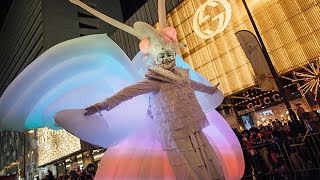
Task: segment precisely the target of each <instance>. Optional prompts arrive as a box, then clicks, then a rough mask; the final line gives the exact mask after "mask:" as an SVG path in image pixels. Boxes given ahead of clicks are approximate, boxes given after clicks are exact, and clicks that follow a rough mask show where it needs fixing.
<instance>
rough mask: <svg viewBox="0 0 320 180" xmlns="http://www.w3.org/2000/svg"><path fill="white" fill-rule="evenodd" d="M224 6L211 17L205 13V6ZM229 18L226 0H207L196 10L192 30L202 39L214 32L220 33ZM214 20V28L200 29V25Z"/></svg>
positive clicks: (210, 36)
mask: <svg viewBox="0 0 320 180" xmlns="http://www.w3.org/2000/svg"><path fill="white" fill-rule="evenodd" d="M220 4H221V5H222V6H223V7H224V10H225V11H223V12H220V13H219V14H218V15H216V16H214V17H211V16H210V15H208V14H207V15H205V14H206V13H205V12H206V9H207V8H210V7H211V8H216V7H218V6H219V5H220ZM230 20H231V5H230V3H229V2H228V1H226V0H208V1H207V2H205V3H204V4H202V5H201V6H200V7H199V8H198V9H197V11H196V13H195V14H194V17H193V29H194V32H195V33H196V34H197V35H198V36H199V37H201V38H203V39H209V38H212V37H214V36H215V35H216V34H218V33H221V32H222V31H223V30H224V29H225V28H226V27H227V26H228V24H229V22H230ZM209 21H211V22H216V21H217V22H216V23H217V27H216V28H215V30H212V29H202V28H201V26H202V25H203V24H205V23H207V22H209Z"/></svg>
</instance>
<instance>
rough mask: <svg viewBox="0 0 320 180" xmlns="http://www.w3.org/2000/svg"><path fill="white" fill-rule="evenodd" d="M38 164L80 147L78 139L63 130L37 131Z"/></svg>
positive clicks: (67, 153) (55, 158) (45, 162)
mask: <svg viewBox="0 0 320 180" xmlns="http://www.w3.org/2000/svg"><path fill="white" fill-rule="evenodd" d="M37 148H38V154H39V156H38V165H39V166H41V165H44V164H47V163H50V162H52V161H54V160H57V159H59V158H62V157H64V156H67V155H69V154H71V153H74V152H76V151H79V150H80V149H81V144H80V139H79V138H77V137H75V136H73V135H72V134H70V133H68V132H67V131H65V130H59V131H55V130H51V129H48V128H40V129H38V131H37Z"/></svg>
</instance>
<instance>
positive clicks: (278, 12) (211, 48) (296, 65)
mask: <svg viewBox="0 0 320 180" xmlns="http://www.w3.org/2000/svg"><path fill="white" fill-rule="evenodd" d="M245 2H246V4H247V5H248V7H249V11H250V13H251V14H252V16H253V22H252V21H250V19H249V16H248V13H247V12H246V10H245V7H244V3H243V1H242V0H229V1H228V0H183V1H174V0H172V1H170V2H168V3H167V4H169V5H168V6H169V7H168V6H167V7H168V8H169V9H168V8H167V10H168V13H167V21H168V25H169V26H173V27H175V28H176V29H177V35H178V41H179V42H181V43H184V44H187V47H186V48H180V53H179V54H180V55H181V56H182V57H183V59H184V60H185V61H186V62H188V63H189V64H190V65H191V66H192V67H193V68H194V69H195V70H196V71H198V72H199V73H201V74H202V75H203V76H205V77H206V78H207V79H209V80H210V81H211V82H212V84H215V83H217V82H220V86H219V87H220V89H221V90H222V91H223V93H224V94H225V96H226V102H224V103H225V105H226V107H231V106H232V107H233V108H232V109H231V110H227V111H228V112H227V113H225V112H222V114H225V116H227V120H228V122H229V124H230V125H231V126H233V127H236V126H238V125H239V122H240V121H238V119H239V117H241V115H242V114H243V112H242V110H243V108H241V107H242V106H243V105H244V104H240V105H241V106H240V108H238V105H239V102H241V101H239V99H238V98H242V99H246V98H247V99H248V98H249V99H251V100H252V98H257V97H258V96H259V97H261V96H263V94H265V93H268V94H270V93H271V94H273V93H274V92H272V90H271V89H270V90H267V91H263V92H260V94H257V95H256V96H249V97H246V96H240V97H239V96H238V95H239V94H242V93H243V92H245V91H246V90H250V89H256V88H259V87H258V84H259V82H258V77H257V73H255V69H253V66H252V64H251V63H250V61H249V59H248V57H247V55H246V52H245V51H244V49H243V47H242V46H241V44H240V42H239V40H238V38H237V36H236V33H237V32H240V31H244V30H245V31H248V32H250V33H252V34H254V35H255V36H256V33H255V31H254V28H253V23H255V25H256V26H257V28H258V33H259V34H260V36H261V37H262V40H263V42H264V44H265V46H266V50H267V52H268V54H269V56H270V58H271V61H272V64H273V66H274V68H275V70H276V72H277V74H278V76H279V77H281V76H283V75H289V76H290V77H292V74H291V73H292V72H293V71H296V70H299V69H301V66H304V65H307V64H308V62H313V61H314V60H316V59H318V58H319V56H320V23H319V21H320V19H319V18H320V4H319V3H320V1H314V0H312V1H311V0H307V1H302V0H293V1H291V0H290V1H288V0H260V1H255V0H246V1H245ZM155 4H156V1H155V0H150V1H148V2H147V3H146V4H145V5H144V6H143V7H142V8H140V9H139V10H138V11H137V12H136V13H135V14H134V15H133V16H132V17H131V18H130V19H129V20H128V21H127V22H126V23H127V24H129V25H132V24H133V23H134V22H135V21H137V20H141V21H145V22H149V23H151V24H154V26H155V27H157V26H158V24H157V23H156V21H157V20H155V19H154V18H153V17H154V16H155V15H153V14H156V13H157V12H156V9H155V8H154V6H155ZM147 14H150V15H147ZM112 38H113V39H114V40H115V41H116V42H117V43H118V44H119V45H120V46H121V47H122V48H123V49H124V50H125V51H126V52H127V53H128V54H129V56H131V57H133V56H134V54H135V53H136V52H137V51H138V47H137V46H134V44H137V42H136V40H134V38H133V37H130V36H128V35H126V34H125V33H124V32H121V31H117V32H116V33H114V34H113V36H112ZM123 38H126V40H125V41H124V40H123ZM128 44H130V45H128ZM281 81H283V84H284V85H285V86H287V87H288V91H289V92H291V93H294V94H295V93H297V91H298V90H297V87H296V85H292V83H291V82H289V81H287V80H284V79H281ZM301 85H303V84H301ZM286 91H287V90H286ZM299 94H300V93H299V91H298V93H297V94H295V95H294V96H292V97H291V98H289V100H290V101H291V100H293V99H296V98H300V100H299V102H298V103H302V104H305V106H306V107H309V104H310V102H309V101H305V100H304V99H305V98H303V97H301V94H300V95H299ZM234 96H236V97H237V98H235V99H234ZM276 99H278V98H276ZM281 99H282V98H281V97H280V101H277V100H275V101H276V103H271V102H269V101H273V99H272V97H268V98H267V99H266V103H267V104H268V105H267V106H265V107H264V108H269V107H272V106H270V104H274V105H277V103H278V104H281ZM262 101H263V100H262ZM295 103H296V101H293V102H292V103H291V104H292V109H293V110H295ZM311 104H312V103H311ZM252 105H253V104H252ZM252 105H250V104H249V105H248V106H249V108H247V111H249V110H250V109H251V110H252V109H254V111H256V110H257V109H256V108H251V107H250V106H252ZM312 106H313V107H312V108H313V110H314V109H316V108H318V105H317V103H313V105H312ZM281 107H283V106H281ZM261 108H262V107H261ZM221 109H224V108H221ZM258 109H259V108H258ZM277 109H278V108H277ZM310 110H311V109H310ZM231 111H232V112H233V113H232V115H230V114H228V113H230V112H231ZM263 111H265V110H263ZM271 111H273V110H271ZM283 111H284V112H282V111H281V112H279V113H280V117H281V115H283V116H285V114H286V108H285V107H284V108H283ZM250 113H251V112H247V114H250ZM275 113H276V112H274V113H273V114H275ZM239 114H240V116H239ZM277 114H278V112H277ZM250 116H252V117H253V115H252V114H251V115H250ZM277 116H278V115H277ZM254 117H258V116H254ZM258 120H259V119H256V120H253V121H254V122H253V123H254V124H255V125H257V123H258V122H257V121H258Z"/></svg>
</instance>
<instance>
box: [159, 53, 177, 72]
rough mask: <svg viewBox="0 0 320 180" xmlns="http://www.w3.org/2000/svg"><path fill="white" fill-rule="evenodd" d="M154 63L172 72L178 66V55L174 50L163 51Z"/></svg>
mask: <svg viewBox="0 0 320 180" xmlns="http://www.w3.org/2000/svg"><path fill="white" fill-rule="evenodd" d="M154 61H155V64H157V65H158V66H159V67H161V68H163V69H166V70H171V69H172V68H173V67H174V66H175V65H176V53H175V52H174V51H172V50H165V51H161V52H159V53H158V54H157V57H155V60H154Z"/></svg>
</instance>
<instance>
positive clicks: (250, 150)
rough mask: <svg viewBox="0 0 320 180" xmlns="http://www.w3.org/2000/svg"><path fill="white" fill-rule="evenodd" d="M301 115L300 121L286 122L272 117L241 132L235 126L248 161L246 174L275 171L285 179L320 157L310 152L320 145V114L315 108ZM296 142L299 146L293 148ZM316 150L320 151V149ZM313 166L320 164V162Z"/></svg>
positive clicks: (272, 172) (273, 172) (248, 175)
mask: <svg viewBox="0 0 320 180" xmlns="http://www.w3.org/2000/svg"><path fill="white" fill-rule="evenodd" d="M299 118H300V120H298V121H297V120H295V121H289V122H287V123H283V122H282V121H280V120H279V119H274V120H272V119H270V123H269V124H268V125H267V126H260V127H252V128H250V129H249V130H243V131H242V132H238V131H237V130H235V133H236V134H237V136H238V139H239V141H240V144H241V146H242V148H243V154H244V157H245V162H246V166H245V167H246V168H245V175H244V177H248V178H251V177H252V176H261V177H262V176H264V175H266V174H269V175H270V174H272V175H274V176H277V177H278V178H277V179H283V178H284V179H285V178H288V175H289V174H290V173H289V172H290V171H291V172H292V171H294V170H297V169H303V168H306V167H307V166H305V164H308V163H313V162H312V161H313V160H312V159H313V158H314V159H318V160H319V158H320V157H316V156H319V154H318V155H313V154H312V153H309V152H308V151H309V150H310V149H311V150H313V149H312V148H314V147H312V146H316V147H320V141H319V139H320V138H319V132H320V121H319V116H318V114H317V113H315V112H308V113H306V112H304V113H300V114H299ZM308 138H312V141H310V142H309V141H308ZM303 141H305V142H303ZM299 143H300V144H299ZM310 143H312V144H310ZM294 145H297V147H298V148H292V147H293V146H294ZM298 145H299V146H298ZM316 151H317V152H318V153H319V149H317V150H316ZM306 152H308V154H307V155H305V154H306ZM312 156H315V157H312ZM291 164H292V166H289V165H291ZM302 166H303V167H302ZM311 166H312V167H315V168H320V167H318V166H319V162H315V163H313V164H311ZM292 167H293V168H292ZM290 168H292V169H291V170H290ZM291 174H292V173H291Z"/></svg>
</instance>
